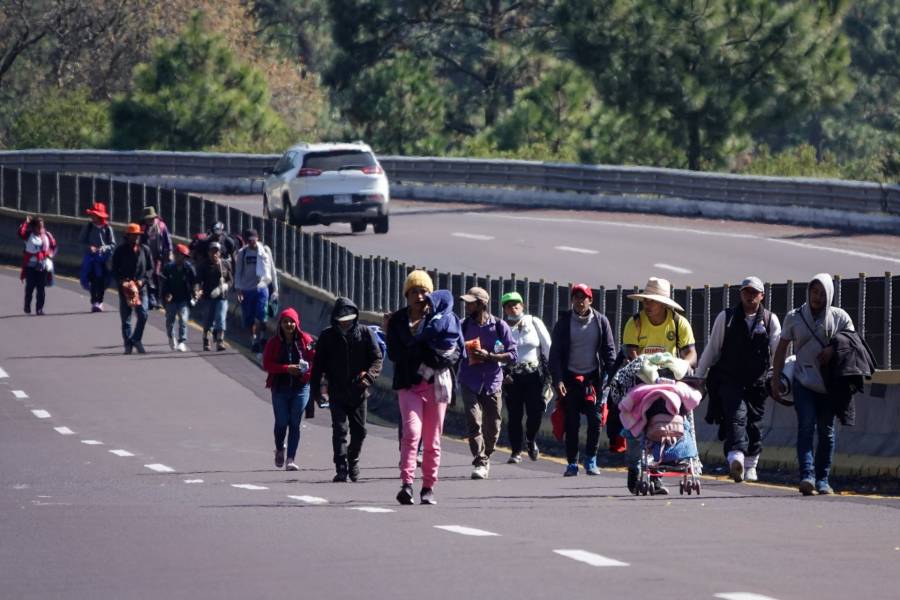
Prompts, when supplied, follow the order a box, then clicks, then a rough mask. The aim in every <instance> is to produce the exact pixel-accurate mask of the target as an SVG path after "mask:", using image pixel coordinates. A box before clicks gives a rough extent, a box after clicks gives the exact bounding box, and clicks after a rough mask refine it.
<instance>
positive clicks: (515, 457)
mask: <svg viewBox="0 0 900 600" xmlns="http://www.w3.org/2000/svg"><path fill="white" fill-rule="evenodd" d="M520 462H522V453H521V452H513V453H512V454H510V455H509V460H508V461H506V464H508V465H517V464H519V463H520Z"/></svg>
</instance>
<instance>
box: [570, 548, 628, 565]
mask: <svg viewBox="0 0 900 600" xmlns="http://www.w3.org/2000/svg"><path fill="white" fill-rule="evenodd" d="M554 552H555V553H556V554H559V555H561V556H565V557H566V558H571V559H572V560H577V561H579V562H583V563H587V564H589V565H591V566H592V567H627V566H628V563H624V562H622V561H620V560H616V559H614V558H608V557H606V556H601V555H599V554H594V553H593V552H588V551H587V550H554Z"/></svg>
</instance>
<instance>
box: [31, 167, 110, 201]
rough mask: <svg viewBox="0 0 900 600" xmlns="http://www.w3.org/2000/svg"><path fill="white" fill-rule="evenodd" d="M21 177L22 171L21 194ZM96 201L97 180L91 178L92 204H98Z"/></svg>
mask: <svg viewBox="0 0 900 600" xmlns="http://www.w3.org/2000/svg"><path fill="white" fill-rule="evenodd" d="M21 176H22V173H21V171H20V172H19V177H20V179H19V191H20V192H21V190H22V179H21ZM96 201H97V178H96V177H94V176H91V203H94V202H96Z"/></svg>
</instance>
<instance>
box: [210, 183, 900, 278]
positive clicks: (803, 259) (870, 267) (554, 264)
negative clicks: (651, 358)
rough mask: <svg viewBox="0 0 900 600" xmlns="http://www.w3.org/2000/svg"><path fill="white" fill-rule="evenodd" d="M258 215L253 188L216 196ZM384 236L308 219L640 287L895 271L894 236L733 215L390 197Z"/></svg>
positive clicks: (407, 248) (338, 231) (380, 248)
mask: <svg viewBox="0 0 900 600" xmlns="http://www.w3.org/2000/svg"><path fill="white" fill-rule="evenodd" d="M211 198H212V199H215V200H217V201H220V202H225V203H227V204H230V205H232V206H236V207H238V208H241V209H242V210H245V211H248V212H251V213H253V214H262V201H261V199H260V197H259V196H232V197H228V196H214V197H211ZM392 202H393V204H392V213H391V230H390V233H389V234H388V235H384V236H381V235H374V234H372V232H371V228H370V229H369V230H368V232H367V233H365V234H352V233H351V232H350V227H349V226H348V225H345V224H335V225H332V226H331V227H309V228H305V230H306V231H322V232H325V233H326V234H327V235H329V236H331V237H332V238H333V239H335V240H336V241H338V242H339V243H341V244H343V245H345V246H346V247H347V248H349V249H350V250H352V251H353V252H356V253H360V254H362V255H369V254H371V255H374V256H387V257H390V258H394V259H399V260H402V261H405V262H406V263H408V264H415V265H419V266H426V267H429V268H437V269H440V270H441V271H450V272H453V273H460V272H465V273H478V274H479V275H492V276H494V277H498V276H504V277H508V276H509V274H510V273H515V274H516V275H517V277H519V278H523V277H529V278H532V279H534V280H537V279H541V278H543V279H545V280H547V281H558V282H559V283H562V284H565V283H569V282H576V281H582V282H586V283H589V284H591V285H592V286H595V287H598V286H601V285H604V286H608V287H615V286H616V285H617V284H621V285H623V286H624V287H626V288H631V287H632V286H634V285H638V286H643V285H644V283H645V282H646V281H647V278H648V277H649V276H651V275H656V276H660V277H666V278H667V279H669V280H670V281H672V282H673V284H674V285H675V286H676V287H683V286H685V285H692V286H702V285H704V284H710V285H714V286H718V285H722V284H723V283H736V282H739V281H740V280H741V279H742V278H743V277H744V276H746V275H748V274H755V275H758V276H759V277H761V278H762V279H763V280H764V281H770V282H773V283H781V282H784V281H787V280H788V279H793V280H795V281H809V279H810V278H811V277H812V275H814V274H815V273H819V272H822V271H827V272H831V273H832V274H838V275H841V276H843V277H845V278H846V277H857V276H858V275H859V273H860V272H864V273H867V274H868V275H870V276H881V275H883V274H884V272H885V271H890V272H892V273H898V272H900V233H898V235H893V236H892V235H869V234H852V233H847V232H840V231H830V230H823V229H815V228H805V227H796V226H785V225H772V224H763V223H748V222H738V221H716V220H710V219H688V218H677V217H664V216H658V215H643V214H630V213H606V212H599V211H562V210H529V209H513V208H502V209H501V208H498V207H491V206H484V205H474V204H443V203H429V202H408V201H403V200H392Z"/></svg>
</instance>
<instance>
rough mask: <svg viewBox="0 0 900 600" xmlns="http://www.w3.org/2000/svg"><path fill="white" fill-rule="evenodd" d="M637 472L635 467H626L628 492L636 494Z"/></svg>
mask: <svg viewBox="0 0 900 600" xmlns="http://www.w3.org/2000/svg"><path fill="white" fill-rule="evenodd" d="M637 481H638V470H637V467H628V491H629V492H631V493H632V494H636V493H637Z"/></svg>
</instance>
